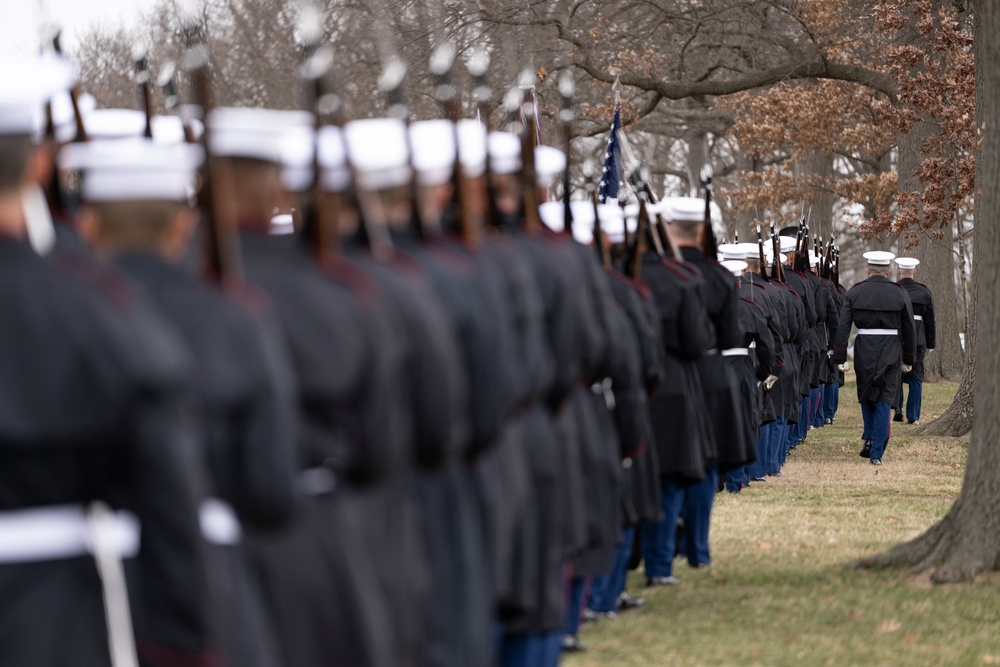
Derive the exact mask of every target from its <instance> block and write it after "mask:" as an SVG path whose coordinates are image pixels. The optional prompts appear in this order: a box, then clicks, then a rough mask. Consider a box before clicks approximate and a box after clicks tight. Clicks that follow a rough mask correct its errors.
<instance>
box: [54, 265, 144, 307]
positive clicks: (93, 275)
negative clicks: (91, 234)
mask: <svg viewBox="0 0 1000 667" xmlns="http://www.w3.org/2000/svg"><path fill="white" fill-rule="evenodd" d="M52 266H53V268H54V269H55V270H56V272H58V273H59V274H61V275H63V276H65V277H67V278H69V279H71V280H73V281H75V282H77V283H79V284H81V285H85V286H87V287H89V288H90V289H92V290H94V291H95V292H97V293H98V294H100V295H101V296H103V297H105V298H106V299H107V300H108V301H110V302H111V304H112V305H113V306H114V307H115V308H116V309H117V310H119V311H127V310H129V309H130V308H131V307H132V306H133V304H134V303H135V298H136V294H135V290H134V289H133V287H132V285H131V284H130V283H129V281H128V278H126V277H125V276H124V274H122V273H121V272H120V271H118V270H117V269H115V268H114V267H112V266H109V265H107V264H102V263H101V262H98V261H97V260H95V259H93V258H91V257H89V256H87V255H83V254H78V253H75V252H62V251H57V252H56V253H54V254H53V255H52Z"/></svg>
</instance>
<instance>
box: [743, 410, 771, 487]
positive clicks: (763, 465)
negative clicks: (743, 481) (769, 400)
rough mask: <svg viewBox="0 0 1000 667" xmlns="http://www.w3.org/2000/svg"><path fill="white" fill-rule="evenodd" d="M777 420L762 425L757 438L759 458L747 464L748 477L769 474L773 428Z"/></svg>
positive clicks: (752, 477)
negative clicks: (768, 466)
mask: <svg viewBox="0 0 1000 667" xmlns="http://www.w3.org/2000/svg"><path fill="white" fill-rule="evenodd" d="M775 424H777V422H771V423H770V424H764V425H763V426H761V427H760V437H759V438H757V443H756V445H755V446H756V447H757V460H756V461H754V462H753V463H750V464H748V465H747V477H749V478H750V479H757V478H760V477H763V476H764V475H766V474H767V462H768V461H769V460H770V457H771V428H772V427H773V426H774V425H775Z"/></svg>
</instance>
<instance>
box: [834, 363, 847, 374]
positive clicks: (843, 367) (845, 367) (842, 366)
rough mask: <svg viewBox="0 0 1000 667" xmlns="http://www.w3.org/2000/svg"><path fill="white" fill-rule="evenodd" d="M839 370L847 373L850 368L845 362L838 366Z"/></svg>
mask: <svg viewBox="0 0 1000 667" xmlns="http://www.w3.org/2000/svg"><path fill="white" fill-rule="evenodd" d="M837 368H839V369H840V370H842V371H844V372H845V373H846V372H847V370H848V369H849V368H850V366H848V365H847V362H846V361H845V362H844V363H842V364H840V365H839V366H837Z"/></svg>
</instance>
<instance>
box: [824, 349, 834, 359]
mask: <svg viewBox="0 0 1000 667" xmlns="http://www.w3.org/2000/svg"><path fill="white" fill-rule="evenodd" d="M826 358H827V359H833V350H827V351H826Z"/></svg>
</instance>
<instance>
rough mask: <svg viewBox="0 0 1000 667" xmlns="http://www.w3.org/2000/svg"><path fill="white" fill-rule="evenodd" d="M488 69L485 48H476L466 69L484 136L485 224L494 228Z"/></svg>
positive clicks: (496, 212)
mask: <svg viewBox="0 0 1000 667" xmlns="http://www.w3.org/2000/svg"><path fill="white" fill-rule="evenodd" d="M489 68H490V54H489V52H488V51H487V50H486V49H485V48H482V47H480V48H477V49H476V50H475V52H474V53H473V55H472V57H471V58H470V59H469V64H468V69H469V74H471V75H472V80H473V83H474V86H475V87H474V89H473V91H472V96H473V98H474V99H475V100H476V110H477V113H478V114H479V122H481V123H482V124H483V133H484V134H485V135H486V165H485V170H484V172H483V178H485V179H486V224H488V225H489V226H490V227H494V228H495V227H496V226H497V225H498V224H499V221H500V211H499V210H498V209H497V192H496V185H495V184H494V182H493V165H492V164H491V160H490V108H489V104H490V100H491V99H492V98H493V90H492V89H491V88H490V87H489V85H487V83H486V73H487V72H488V71H489Z"/></svg>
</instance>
